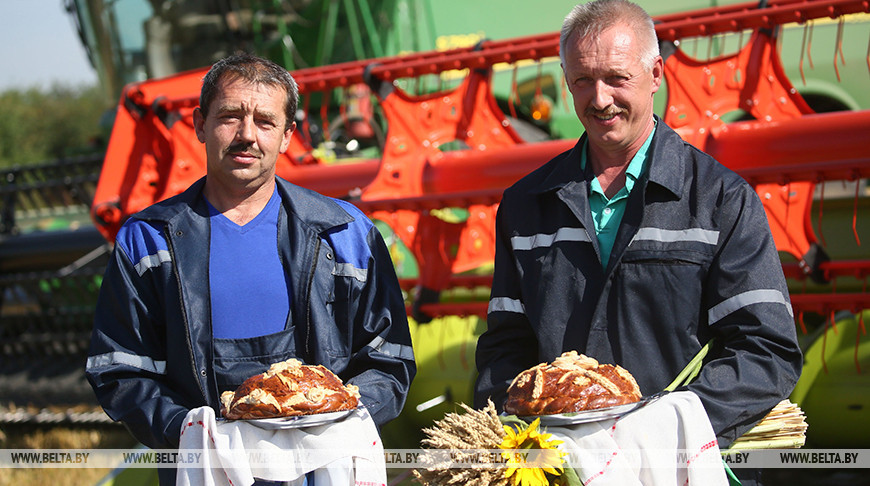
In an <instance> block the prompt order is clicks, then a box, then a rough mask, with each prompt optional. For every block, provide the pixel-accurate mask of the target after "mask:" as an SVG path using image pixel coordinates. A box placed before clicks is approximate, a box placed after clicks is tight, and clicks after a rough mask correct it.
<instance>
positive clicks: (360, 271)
mask: <svg viewBox="0 0 870 486" xmlns="http://www.w3.org/2000/svg"><path fill="white" fill-rule="evenodd" d="M332 274H333V275H335V276H338V277H353V278H355V279H357V280H359V281H360V282H362V283H365V282H366V279H368V275H369V271H368V270H367V269H365V268H357V267H356V266H354V265H352V264H350V263H336V264H335V270H333V271H332Z"/></svg>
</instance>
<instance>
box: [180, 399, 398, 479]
mask: <svg viewBox="0 0 870 486" xmlns="http://www.w3.org/2000/svg"><path fill="white" fill-rule="evenodd" d="M311 417H315V416H311ZM179 452H184V453H187V452H202V455H201V456H200V457H201V460H200V461H199V463H197V464H193V465H186V466H183V465H179V468H178V475H177V481H176V484H177V485H179V486H249V485H251V484H253V482H254V478H259V479H266V480H270V481H287V482H290V483H291V484H302V482H303V480H304V478H305V475H306V474H307V473H309V472H312V471H313V472H314V482H315V484H330V485H348V486H386V483H387V474H386V465H385V462H384V448H383V443H382V442H381V439H380V436H379V435H378V431H377V427H376V426H375V423H374V421H373V420H372V418H371V415H369V413H368V411H367V410H366V409H365V408H362V407H361V408H358V409H356V410H353V411H352V412H349V413H348V415H347V416H346V417H345V418H343V419H341V420H340V421H337V422H334V423H329V424H322V425H313V426H310V427H301V428H264V427H260V426H257V425H253V424H252V423H249V422H248V421H245V420H229V421H224V420H220V421H218V420H216V418H215V413H214V410H213V409H212V408H211V407H200V408H196V409H193V410H191V411H190V412H189V413H188V414H187V417H186V418H185V420H184V425H183V426H182V429H181V441H180V444H179Z"/></svg>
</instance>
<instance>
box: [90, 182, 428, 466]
mask: <svg viewBox="0 0 870 486" xmlns="http://www.w3.org/2000/svg"><path fill="white" fill-rule="evenodd" d="M277 181H278V190H279V191H280V194H281V198H282V208H281V211H280V215H279V224H278V227H279V229H278V236H277V241H276V245H277V247H278V252H279V256H280V259H281V261H282V263H283V265H284V270H285V272H286V273H287V275H288V276H289V277H290V278H289V280H288V281H290V282H292V289H291V291H292V296H293V297H292V302H291V309H290V317H289V319H288V323H290V322H292V326H293V329H294V331H293V332H294V335H295V339H294V342H295V347H296V349H295V352H294V353H292V354H294V355H295V356H296V357H297V358H298V359H300V360H301V361H303V362H305V363H310V364H322V365H324V366H326V367H327V368H328V369H330V370H331V371H333V372H334V373H336V374H337V375H338V376H339V377H340V378H342V380H344V382H345V383H352V384H354V385H356V386H358V387H359V390H360V394H361V396H362V402H363V404H364V405H365V406H366V407H367V408H368V409H369V411H370V412H371V415H372V417H373V418H374V420H375V422H376V423H378V424H383V423H385V422H387V421H389V420H391V419H393V418H395V417H396V416H397V415H398V414H399V412H400V411H401V410H402V407H403V405H404V401H405V397H406V394H407V391H408V388H409V386H410V384H411V380H412V379H413V377H414V374H415V372H416V366H415V364H414V356H413V350H412V347H411V338H410V333H409V330H408V323H407V318H406V314H405V305H404V301H403V297H402V293H401V290H400V288H399V286H398V281H397V278H396V274H395V271H394V268H393V265H392V262H391V260H390V256H389V253H388V250H387V248H386V246H385V245H384V242H383V240H382V238H381V236H380V233H379V232H378V230H377V228H376V227H375V226H374V225H373V224H372V222H371V221H370V220H369V219H368V218H367V217H366V216H365V215H364V214H363V213H362V212H360V211H359V210H358V209H356V208H355V207H353V206H352V205H351V204H350V203H347V202H344V201H338V200H335V199H331V198H327V197H324V196H322V195H320V194H317V193H315V192H312V191H309V190H307V189H303V188H301V187H298V186H295V185H293V184H290V183H289V182H287V181H284V180H282V179H280V178H278V179H277ZM203 185H204V179H201V180H199V181H198V182H196V183H194V184H193V185H192V186H191V187H190V188H189V189H188V190H186V191H185V192H183V193H181V194H179V195H177V196H174V197H172V198H170V199H167V200H166V201H163V202H160V203H157V204H155V205H153V206H151V207H149V208H147V209H145V210H143V211H141V212H139V213H138V214H136V215H134V216H133V217H132V218H131V219H130V220H129V221H127V222H126V223H125V225H124V227H123V228H122V230H121V231H120V232H119V233H118V237H117V239H116V244H115V248H114V250H113V253H112V258H111V261H110V263H109V265H108V268H107V270H106V274H105V278H104V280H103V283H102V287H101V289H100V296H99V301H98V305H97V313H96V319H95V325H94V330H93V335H92V339H91V348H90V352H89V357H88V363H87V370H86V374H87V377H88V380H89V381H90V383H91V385H92V386H93V388H94V390H95V392H96V395H97V397H98V399H99V401H100V404H101V405H102V406H103V409H104V410H105V411H106V413H107V414H108V415H109V416H110V417H111V418H112V419H114V420H117V421H121V422H123V423H124V424H125V425H126V426H127V427H128V428H129V429H130V431H131V432H132V433H133V435H134V436H135V437H136V438H137V439H138V440H139V441H141V442H142V443H143V444H145V445H147V446H149V447H152V448H158V449H164V448H176V447H178V441H179V436H180V431H181V426H182V422H183V419H184V417H185V415H186V414H187V412H188V410H190V409H192V408H196V407H200V406H210V407H212V408H214V409H215V410H216V411H218V410H219V409H220V403H219V394H218V387H217V383H216V378H215V375H216V373H215V370H214V348H213V340H212V331H211V318H210V316H211V312H210V297H209V284H208V282H209V274H208V258H209V257H208V254H209V253H208V242H209V220H208V214H209V213H208V209H207V205H206V202H205V200H204V198H203V197H202V187H203ZM261 371H264V370H261ZM244 378H246V376H244V377H237V379H239V380H243V379H244ZM239 382H240V381H239Z"/></svg>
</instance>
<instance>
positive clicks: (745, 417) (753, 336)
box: [475, 0, 801, 447]
mask: <svg viewBox="0 0 870 486" xmlns="http://www.w3.org/2000/svg"><path fill="white" fill-rule="evenodd" d="M560 57H561V60H562V69H563V70H564V73H565V78H566V82H567V86H568V90H569V91H570V92H571V94H572V95H573V99H574V109H575V111H576V114H577V117H578V118H579V120H580V122H581V123H582V125H583V127H584V129H585V133H584V135H583V136H582V137H581V138H580V140H579V141H578V142H577V144H576V145H575V147H574V148H573V149H571V150H569V151H567V152H565V153H562V154H560V155H558V156H556V157H555V158H554V159H552V160H550V161H549V162H547V163H546V164H545V165H543V166H542V167H540V168H539V169H537V170H535V171H533V172H532V173H531V174H529V175H527V176H526V177H524V178H523V179H521V180H520V181H518V182H517V183H516V184H514V185H513V186H512V187H510V188H508V189H507V190H506V191H505V192H504V197H503V199H502V202H501V204H500V207H499V211H498V216H497V219H496V238H497V241H496V257H495V272H494V278H493V286H492V294H491V299H490V304H489V311H488V318H487V331H486V332H485V333H484V334H483V335H482V336H481V337H480V339H479V341H478V345H477V366H478V371H479V378H478V381H477V384H476V389H475V402H476V405H478V406H482V405H483V404H484V403H485V402H486V399H487V398H492V399H493V400H494V401H495V403H496V404H497V406H499V407H501V406H502V405H503V404H504V399H505V395H506V390H507V388H508V386H509V384H510V383H511V380H513V378H514V377H515V376H517V374H519V373H520V372H521V371H523V370H525V369H527V368H530V367H532V366H534V365H536V364H538V363H541V362H549V361H552V360H553V359H554V358H556V357H558V356H559V355H560V354H561V353H563V352H565V351H569V350H576V351H578V352H581V353H584V354H586V355H588V356H591V357H593V358H595V359H597V360H599V361H601V362H603V363H615V364H619V365H621V366H623V367H624V368H626V369H627V370H628V371H629V372H631V373H632V374H633V375H634V377H635V379H636V380H637V382H638V384H639V386H640V389H641V392H642V393H643V394H644V395H652V394H654V393H657V392H660V391H662V390H663V389H664V388H665V387H666V386H668V385H669V384H670V383H671V382H672V380H674V378H675V377H676V376H677V375H678V374H679V372H680V371H681V370H682V369H683V368H684V367H685V366H686V365H687V363H689V361H690V360H691V359H692V358H693V357H694V356H695V355H696V354H697V353H699V351H700V350H701V349H702V348H703V347H704V346H705V345H706V344H708V343H710V344H711V346H710V351H709V353H708V354H707V358H706V360H705V363H704V365H703V368H702V369H701V371H700V374H699V375H698V376H697V378H696V379H695V380H694V381H693V382H692V383H691V384H689V385H688V386H687V387H686V388H687V389H688V390H690V391H692V392H694V393H695V394H696V395H698V397H699V398H700V399H701V402H702V403H703V405H704V408H705V410H706V412H707V414H708V416H709V418H710V422H711V423H712V425H713V429H714V431H715V432H716V435H717V437H718V439H719V444H720V446H721V447H726V446H727V445H728V444H730V443H731V442H732V441H734V440H735V439H736V438H737V437H739V436H740V435H741V434H743V433H744V432H745V431H747V430H748V429H749V428H751V427H752V426H753V425H754V424H755V423H756V422H757V421H758V420H760V419H761V418H762V417H763V416H764V415H765V414H766V413H767V412H768V411H769V410H770V409H771V408H772V407H773V406H774V405H776V404H777V403H778V402H780V401H781V400H782V399H784V398H786V397H787V396H788V394H789V393H790V392H791V390H792V389H793V387H794V384H795V382H796V380H797V378H798V376H799V375H800V369H801V352H800V349H799V348H798V345H797V338H796V333H795V327H794V320H793V316H792V311H791V305H790V302H789V297H788V290H787V287H786V282H785V278H784V276H783V273H782V267H781V264H780V260H779V256H778V253H777V250H776V247H775V246H774V242H773V238H772V236H771V233H770V229H769V226H768V222H767V218H766V216H765V212H764V209H763V207H762V205H761V202H760V200H759V198H758V196H757V195H756V193H755V191H754V190H753V188H752V187H751V186H750V185H749V184H747V183H746V182H745V181H744V180H743V179H742V178H740V177H739V176H738V175H736V174H735V173H733V172H731V171H730V170H728V169H727V168H725V167H724V166H722V165H721V164H719V163H718V162H716V161H715V160H713V159H712V158H711V157H710V156H708V155H707V154H704V153H702V152H701V151H699V150H697V149H696V148H694V147H692V146H691V145H689V144H687V143H686V142H684V141H683V140H682V139H681V138H680V137H679V135H677V134H676V133H675V132H674V131H673V130H672V129H671V128H670V127H668V126H666V125H665V124H664V122H663V121H662V120H661V119H660V118H658V117H657V116H656V115H655V114H654V113H653V96H654V95H655V93H656V92H657V91H658V90H659V88H660V87H661V85H662V81H663V77H664V61H663V60H662V57H661V55H660V54H659V48H658V41H657V39H656V34H655V28H654V25H653V21H652V19H651V18H650V17H649V15H648V14H647V13H646V12H645V11H644V10H643V9H642V8H640V7H639V6H637V5H636V4H633V3H631V2H628V1H625V0H598V1H594V2H590V3H587V4H583V5H578V6H577V7H575V8H574V9H573V10H572V11H571V13H570V14H569V15H568V16H567V18H566V19H565V22H564V25H563V27H562V31H561V39H560Z"/></svg>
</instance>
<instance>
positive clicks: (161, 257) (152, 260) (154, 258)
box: [134, 250, 172, 277]
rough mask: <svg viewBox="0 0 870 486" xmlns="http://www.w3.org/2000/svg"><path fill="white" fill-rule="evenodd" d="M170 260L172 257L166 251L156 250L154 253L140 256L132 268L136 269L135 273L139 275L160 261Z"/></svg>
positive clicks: (156, 265) (158, 264)
mask: <svg viewBox="0 0 870 486" xmlns="http://www.w3.org/2000/svg"><path fill="white" fill-rule="evenodd" d="M170 261H172V257H171V256H170V255H169V252H168V251H166V250H158V251H157V253H155V254H154V255H147V256H144V257H142V259H141V260H139V263H137V264H136V266H135V267H134V268H135V269H136V273H138V274H139V276H140V277H141V276H142V275H144V274H145V272H146V271H148V269H149V268H154V267H159V266H160V264H161V263H165V262H170Z"/></svg>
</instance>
